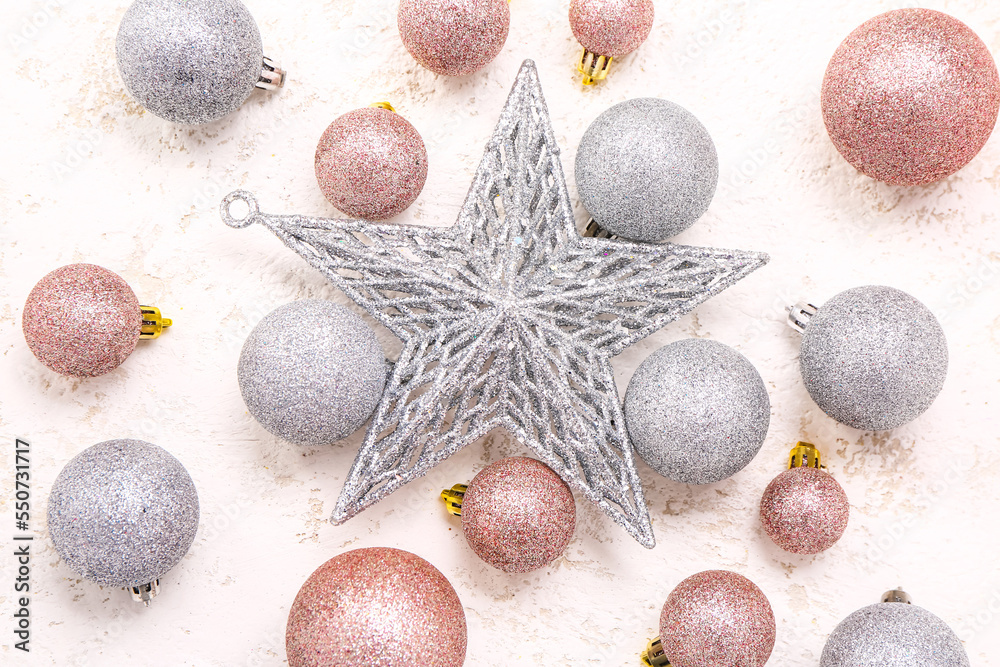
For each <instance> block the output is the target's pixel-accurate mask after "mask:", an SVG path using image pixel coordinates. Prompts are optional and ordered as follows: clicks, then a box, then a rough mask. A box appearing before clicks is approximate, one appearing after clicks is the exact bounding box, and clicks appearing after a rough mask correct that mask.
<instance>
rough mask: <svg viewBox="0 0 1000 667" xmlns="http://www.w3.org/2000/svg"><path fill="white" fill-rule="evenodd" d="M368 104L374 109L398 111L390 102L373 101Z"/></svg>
mask: <svg viewBox="0 0 1000 667" xmlns="http://www.w3.org/2000/svg"><path fill="white" fill-rule="evenodd" d="M368 106H369V107H371V108H372V109H385V110H386V111H391V112H393V113H396V109H395V107H393V106H392V105H391V104H389V103H388V102H372V103H371V104H369V105H368Z"/></svg>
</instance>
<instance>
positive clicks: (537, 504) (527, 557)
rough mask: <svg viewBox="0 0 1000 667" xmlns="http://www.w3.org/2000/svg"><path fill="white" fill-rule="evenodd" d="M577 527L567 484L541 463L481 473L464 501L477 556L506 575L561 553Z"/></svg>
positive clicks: (517, 462)
mask: <svg viewBox="0 0 1000 667" xmlns="http://www.w3.org/2000/svg"><path fill="white" fill-rule="evenodd" d="M575 527H576V503H575V502H574V500H573V493H572V492H571V491H570V490H569V487H568V486H566V482H564V481H562V479H560V478H559V475H557V474H556V473H554V472H553V471H552V468H550V467H548V466H547V465H545V464H544V463H542V462H541V461H536V460H534V459H529V458H523V457H511V458H506V459H501V460H499V461H497V462H495V463H492V464H490V465H489V466H487V467H485V468H483V469H482V470H480V471H479V474H478V475H476V476H475V477H474V478H473V479H472V482H471V483H470V484H469V488H468V490H467V491H466V492H465V497H464V498H463V499H462V530H463V531H464V532H465V538H466V539H467V540H468V542H469V546H470V547H472V550H473V551H474V552H475V553H476V555H477V556H479V557H480V558H482V559H483V560H484V561H486V562H487V563H489V564H490V565H492V566H493V567H495V568H497V569H499V570H503V571H504V572H530V571H532V570H537V569H538V568H540V567H543V566H545V565H548V564H549V563H551V562H552V561H554V560H555V559H556V558H558V557H559V556H561V555H562V553H563V551H565V549H566V545H567V544H569V541H570V539H571V538H572V537H573V530H574V528H575Z"/></svg>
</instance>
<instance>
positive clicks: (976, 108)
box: [821, 9, 1000, 185]
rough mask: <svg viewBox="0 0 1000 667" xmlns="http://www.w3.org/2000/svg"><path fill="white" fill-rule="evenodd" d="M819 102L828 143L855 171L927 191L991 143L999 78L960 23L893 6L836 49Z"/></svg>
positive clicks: (980, 46)
mask: <svg viewBox="0 0 1000 667" xmlns="http://www.w3.org/2000/svg"><path fill="white" fill-rule="evenodd" d="M821 101H822V107H823V120H824V121H825V122H826V129H827V131H828V132H829V133H830V138H831V139H833V143H834V145H835V146H836V147H837V150H838V151H840V153H841V154H842V155H843V156H844V158H846V159H847V161H848V162H850V163H851V164H852V165H853V166H854V167H855V168H856V169H858V170H859V171H861V172H863V173H864V174H866V175H868V176H870V177H872V178H874V179H877V180H880V181H884V182H886V183H890V184H892V185H923V184H926V183H933V182H934V181H938V180H941V179H942V178H944V177H946V176H949V175H951V174H953V173H955V172H956V171H958V170H959V169H961V168H962V167H964V166H965V165H966V164H968V163H969V161H970V160H972V158H974V157H975V156H976V154H977V153H978V152H979V149H981V148H982V147H983V144H985V143H986V140H987V139H989V137H990V133H991V132H992V131H993V126H994V124H995V123H996V120H997V111H998V110H1000V79H998V77H997V68H996V64H995V63H994V62H993V57H992V56H991V55H990V52H989V50H988V49H987V48H986V45H985V44H983V42H982V40H980V39H979V37H977V36H976V34H975V33H974V32H972V30H970V29H969V27H968V26H966V25H965V24H964V23H962V22H961V21H958V20H957V19H954V18H952V17H950V16H948V15H947V14H942V13H941V12H935V11H932V10H929V9H898V10H895V11H891V12H887V13H885V14H881V15H879V16H876V17H875V18H873V19H871V20H869V21H867V22H866V23H863V24H862V25H861V26H860V27H859V28H857V29H856V30H855V31H854V32H852V33H851V34H850V35H848V37H847V39H845V40H844V41H843V43H842V44H841V45H840V46H839V47H838V48H837V51H836V52H835V53H834V54H833V58H832V59H831V60H830V64H829V66H827V69H826V76H825V77H824V78H823V93H822V100H821Z"/></svg>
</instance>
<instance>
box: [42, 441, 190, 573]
mask: <svg viewBox="0 0 1000 667" xmlns="http://www.w3.org/2000/svg"><path fill="white" fill-rule="evenodd" d="M198 515H199V510H198V491H197V490H196V489H195V488H194V482H193V481H192V480H191V476H190V475H188V472H187V470H185V469H184V466H183V465H181V462H180V461H178V460H177V459H175V458H174V457H173V456H171V455H170V453H169V452H167V451H166V450H165V449H163V448H162V447H157V446H156V445H152V444H150V443H148V442H143V441H141V440H108V441H107V442H102V443H99V444H96V445H94V446H93V447H88V448H87V449H85V450H83V451H82V452H80V453H79V454H77V455H76V456H75V457H74V458H73V459H72V460H71V461H70V462H69V463H67V464H66V467H65V468H63V469H62V472H60V473H59V476H58V477H56V481H55V483H54V484H53V485H52V492H51V494H49V507H48V529H49V536H50V537H51V538H52V542H53V543H54V544H55V547H56V551H58V552H59V555H60V556H61V557H62V559H63V561H65V563H66V565H68V566H69V567H70V568H72V569H73V570H75V571H77V572H79V573H80V574H81V575H83V577H84V578H86V579H90V580H91V581H96V582H97V583H99V584H101V585H103V586H115V587H118V586H121V587H123V588H130V587H133V586H142V585H145V584H148V583H151V582H153V581H155V580H156V579H158V578H159V577H161V576H162V575H163V574H165V573H166V572H167V571H168V570H170V568H172V567H173V566H174V565H176V564H177V563H179V562H180V560H181V558H183V557H184V554H186V553H187V551H188V549H189V548H190V547H191V543H192V542H193V541H194V536H195V533H196V532H197V531H198Z"/></svg>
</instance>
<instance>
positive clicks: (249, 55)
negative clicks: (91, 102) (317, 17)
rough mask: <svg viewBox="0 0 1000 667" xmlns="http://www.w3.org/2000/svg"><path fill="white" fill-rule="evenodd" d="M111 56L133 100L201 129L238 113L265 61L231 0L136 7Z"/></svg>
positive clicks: (173, 0)
mask: <svg viewBox="0 0 1000 667" xmlns="http://www.w3.org/2000/svg"><path fill="white" fill-rule="evenodd" d="M116 49H117V55H118V71H119V72H121V76H122V79H123V80H124V81H125V87H126V88H128V91H129V93H131V95H132V97H134V98H135V99H136V100H138V101H139V103H140V104H141V105H142V106H144V107H145V108H146V109H147V110H149V111H151V112H152V113H154V114H156V115H157V116H159V117H160V118H164V119H166V120H169V121H172V122H174V123H208V122H210V121H213V120H216V119H218V118H221V117H222V116H225V115H226V114H228V113H231V112H233V111H235V110H236V109H238V108H239V106H240V105H241V104H243V102H244V101H245V100H246V99H247V97H249V96H250V93H251V92H253V89H254V86H256V85H257V81H258V80H259V79H260V74H261V68H262V65H263V62H264V52H263V48H262V46H261V42H260V32H259V31H258V30H257V23H256V22H255V21H254V20H253V17H252V16H250V12H249V11H248V10H247V8H246V7H244V6H243V4H242V3H240V2H238V1H237V0H136V2H134V3H132V6H130V7H129V8H128V10H127V11H126V12H125V16H124V17H122V22H121V26H119V28H118V40H117V44H116Z"/></svg>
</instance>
